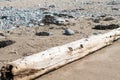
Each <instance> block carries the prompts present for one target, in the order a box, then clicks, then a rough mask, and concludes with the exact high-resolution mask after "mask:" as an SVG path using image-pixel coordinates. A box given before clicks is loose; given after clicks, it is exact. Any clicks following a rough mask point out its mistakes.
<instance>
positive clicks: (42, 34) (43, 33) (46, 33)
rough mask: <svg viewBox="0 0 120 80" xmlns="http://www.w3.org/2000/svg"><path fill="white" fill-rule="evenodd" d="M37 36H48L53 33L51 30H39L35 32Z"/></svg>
mask: <svg viewBox="0 0 120 80" xmlns="http://www.w3.org/2000/svg"><path fill="white" fill-rule="evenodd" d="M36 35H37V36H50V35H53V33H52V32H39V33H36Z"/></svg>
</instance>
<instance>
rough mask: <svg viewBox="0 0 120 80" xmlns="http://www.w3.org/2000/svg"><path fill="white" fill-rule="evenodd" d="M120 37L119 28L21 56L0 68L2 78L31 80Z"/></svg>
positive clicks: (5, 79) (3, 79) (7, 79)
mask: <svg viewBox="0 0 120 80" xmlns="http://www.w3.org/2000/svg"><path fill="white" fill-rule="evenodd" d="M119 38H120V28H118V29H115V30H112V31H110V32H108V33H105V34H99V35H96V36H95V35H93V36H90V37H89V38H84V39H81V40H77V41H74V42H71V43H68V44H65V45H62V46H57V47H53V48H51V49H48V50H46V51H43V52H40V53H37V54H34V55H31V56H27V57H23V58H21V59H18V60H16V61H13V62H10V63H8V64H6V65H5V66H3V67H2V68H1V75H2V76H1V77H2V80H32V79H34V78H36V77H38V76H40V75H42V74H44V73H46V72H49V71H51V70H54V69H57V68H59V67H61V66H63V65H65V64H67V63H70V62H72V61H75V60H77V59H80V58H82V57H84V56H86V55H88V54H90V53H92V52H94V51H96V50H99V49H101V48H103V47H105V46H108V45H110V44H112V43H113V42H114V41H115V40H117V39H119Z"/></svg>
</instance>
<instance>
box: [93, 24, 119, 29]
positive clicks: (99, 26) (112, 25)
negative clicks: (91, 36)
mask: <svg viewBox="0 0 120 80" xmlns="http://www.w3.org/2000/svg"><path fill="white" fill-rule="evenodd" d="M119 27H120V26H119V25H117V24H110V25H96V26H95V27H94V28H93V29H97V30H106V29H116V28H119Z"/></svg>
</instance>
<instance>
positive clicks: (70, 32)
mask: <svg viewBox="0 0 120 80" xmlns="http://www.w3.org/2000/svg"><path fill="white" fill-rule="evenodd" d="M64 34H65V35H74V34H75V32H74V31H73V30H71V29H66V30H65V33H64Z"/></svg>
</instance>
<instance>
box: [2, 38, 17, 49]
mask: <svg viewBox="0 0 120 80" xmlns="http://www.w3.org/2000/svg"><path fill="white" fill-rule="evenodd" d="M13 43H15V41H12V40H4V41H0V48H4V47H6V46H9V45H11V44H13Z"/></svg>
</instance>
